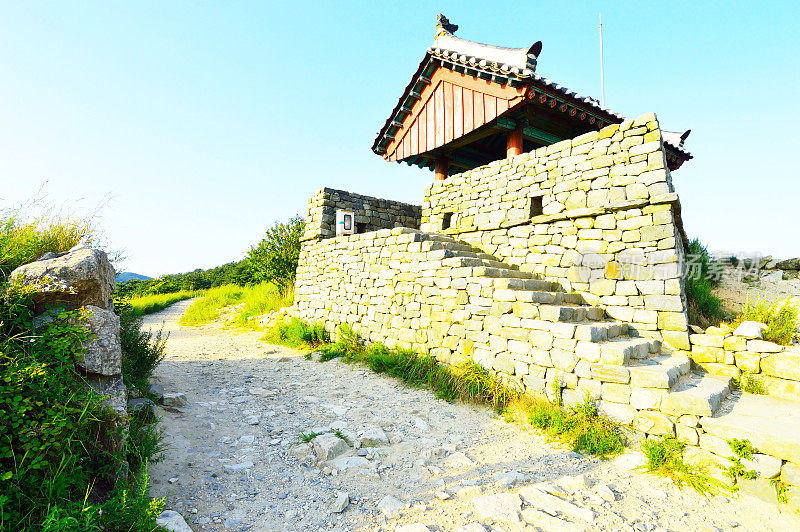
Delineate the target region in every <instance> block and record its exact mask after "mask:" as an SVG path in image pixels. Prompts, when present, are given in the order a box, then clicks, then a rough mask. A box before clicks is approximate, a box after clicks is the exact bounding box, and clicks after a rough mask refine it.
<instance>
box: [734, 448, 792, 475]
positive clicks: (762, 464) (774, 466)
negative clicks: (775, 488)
mask: <svg viewBox="0 0 800 532" xmlns="http://www.w3.org/2000/svg"><path fill="white" fill-rule="evenodd" d="M782 464H783V460H780V459H779V458H775V457H774V456H769V455H768V454H759V453H756V454H753V459H752V460H748V459H745V458H742V465H743V466H744V467H745V469H747V470H751V471H755V472H756V473H758V476H759V477H761V478H777V477H778V476H779V475H780V474H781V465H782Z"/></svg>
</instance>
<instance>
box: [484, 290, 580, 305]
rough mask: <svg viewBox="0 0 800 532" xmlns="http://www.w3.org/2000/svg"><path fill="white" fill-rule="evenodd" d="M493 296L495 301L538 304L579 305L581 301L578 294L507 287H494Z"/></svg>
mask: <svg viewBox="0 0 800 532" xmlns="http://www.w3.org/2000/svg"><path fill="white" fill-rule="evenodd" d="M493 298H494V299H495V300H496V301H520V302H523V303H536V304H539V305H562V304H566V305H581V304H582V303H583V297H581V295H580V294H569V293H567V292H545V291H540V290H513V289H509V288H496V289H495V291H494V295H493Z"/></svg>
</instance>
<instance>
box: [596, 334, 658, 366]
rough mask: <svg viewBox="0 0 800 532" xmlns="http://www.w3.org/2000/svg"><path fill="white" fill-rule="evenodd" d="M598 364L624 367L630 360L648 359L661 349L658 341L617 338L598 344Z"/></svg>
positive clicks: (625, 337)
mask: <svg viewBox="0 0 800 532" xmlns="http://www.w3.org/2000/svg"><path fill="white" fill-rule="evenodd" d="M598 345H599V346H600V363H602V364H608V365H613V366H626V365H628V364H629V363H630V362H631V360H640V359H645V358H648V357H649V356H650V355H651V354H654V353H658V351H659V349H660V348H661V342H660V341H659V340H651V339H649V338H631V337H630V336H618V337H616V338H611V339H609V340H607V341H605V342H599V344H598Z"/></svg>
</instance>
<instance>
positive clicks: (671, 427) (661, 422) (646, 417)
mask: <svg viewBox="0 0 800 532" xmlns="http://www.w3.org/2000/svg"><path fill="white" fill-rule="evenodd" d="M633 428H634V429H636V430H641V431H642V432H645V433H647V434H655V435H656V436H672V435H674V433H675V424H674V423H672V421H670V419H669V418H668V417H667V416H666V415H664V414H662V413H660V412H654V411H652V410H640V411H639V412H637V413H636V416H634V418H633Z"/></svg>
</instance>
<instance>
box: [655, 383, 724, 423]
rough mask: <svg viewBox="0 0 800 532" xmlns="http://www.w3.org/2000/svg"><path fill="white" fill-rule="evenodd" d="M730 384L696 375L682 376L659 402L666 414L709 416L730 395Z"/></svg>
mask: <svg viewBox="0 0 800 532" xmlns="http://www.w3.org/2000/svg"><path fill="white" fill-rule="evenodd" d="M730 391H731V389H730V383H729V382H725V381H724V380H721V379H714V378H711V377H707V376H704V375H700V374H697V373H689V374H687V375H685V376H683V377H682V378H681V379H680V380H679V381H678V382H677V383H675V385H674V386H673V387H672V388H670V390H669V392H668V393H667V395H666V396H665V397H664V398H663V399H662V400H661V410H662V411H663V412H665V413H667V414H675V415H681V414H694V415H696V416H711V415H713V414H714V412H716V411H717V410H718V409H719V407H720V405H722V401H723V400H724V399H725V398H726V397H727V396H728V394H729V393H730Z"/></svg>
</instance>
